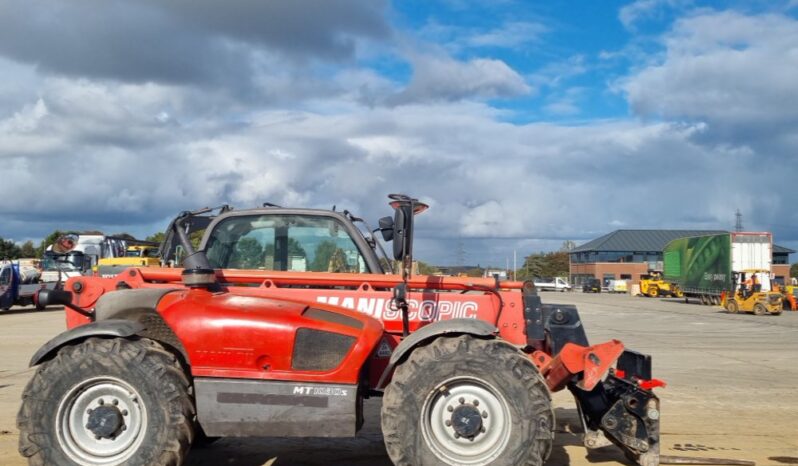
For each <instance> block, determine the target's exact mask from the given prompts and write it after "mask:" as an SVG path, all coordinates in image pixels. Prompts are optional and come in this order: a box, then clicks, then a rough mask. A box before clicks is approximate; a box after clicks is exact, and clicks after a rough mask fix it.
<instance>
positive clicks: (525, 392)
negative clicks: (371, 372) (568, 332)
mask: <svg viewBox="0 0 798 466" xmlns="http://www.w3.org/2000/svg"><path fill="white" fill-rule="evenodd" d="M480 399H481V400H482V401H481V402H480V403H477V401H479V400H480ZM450 408H452V409H450ZM453 422H454V423H457V425H455V424H453ZM457 428H459V429H460V430H459V432H458V431H456V430H455V429H457ZM472 428H474V429H478V430H477V431H476V433H475V434H474V433H469V432H468V430H469V429H472ZM482 428H484V429H485V430H482ZM472 432H474V431H473V430H472ZM382 433H383V437H384V439H385V448H386V450H387V451H388V456H389V457H390V458H391V460H392V461H393V463H394V464H396V465H397V466H429V465H440V464H457V465H487V464H490V465H494V466H522V465H524V466H540V465H542V464H543V463H544V462H545V461H546V459H547V458H548V457H549V454H550V453H551V445H552V439H553V436H554V412H553V411H552V407H551V394H550V393H549V390H548V388H547V387H546V384H545V382H544V381H543V378H542V377H541V376H540V373H539V372H538V370H537V369H536V368H535V366H534V365H533V364H532V363H531V362H530V360H529V359H528V358H526V357H524V356H523V355H522V354H520V353H519V352H518V351H517V350H516V349H515V348H513V347H512V346H510V345H508V344H506V343H504V342H502V341H498V340H482V339H478V338H474V337H471V336H469V335H463V336H459V337H439V338H437V339H436V340H434V341H433V342H432V343H430V344H428V345H426V346H423V347H420V348H417V349H416V350H414V351H413V352H412V354H411V355H410V357H409V358H408V359H407V361H405V362H404V363H402V364H401V365H399V366H398V367H397V368H396V371H395V372H394V375H393V379H392V381H391V383H390V385H389V386H388V387H387V388H386V390H385V395H384V397H383V401H382ZM461 433H462V435H461ZM456 435H459V437H456ZM480 448H481V449H484V450H485V451H484V452H482V453H479V454H478V452H477V451H476V450H477V449H480Z"/></svg>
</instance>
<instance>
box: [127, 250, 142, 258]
mask: <svg viewBox="0 0 798 466" xmlns="http://www.w3.org/2000/svg"><path fill="white" fill-rule="evenodd" d="M125 257H141V251H140V250H138V249H128V250H127V251H125Z"/></svg>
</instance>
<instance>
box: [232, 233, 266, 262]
mask: <svg viewBox="0 0 798 466" xmlns="http://www.w3.org/2000/svg"><path fill="white" fill-rule="evenodd" d="M263 259H264V258H263V248H262V247H261V245H260V243H258V240H256V239H255V238H241V241H239V242H238V243H236V248H235V250H234V251H233V254H232V256H231V257H230V262H229V264H230V267H233V268H239V269H257V268H258V267H263V265H264V264H263Z"/></svg>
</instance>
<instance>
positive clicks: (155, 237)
mask: <svg viewBox="0 0 798 466" xmlns="http://www.w3.org/2000/svg"><path fill="white" fill-rule="evenodd" d="M164 238H166V234H165V233H164V232H162V231H159V232H158V233H155V234H152V235H150V236H148V237H146V238H145V239H144V241H152V242H153V243H163V240H164Z"/></svg>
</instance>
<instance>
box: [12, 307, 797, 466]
mask: <svg viewBox="0 0 798 466" xmlns="http://www.w3.org/2000/svg"><path fill="white" fill-rule="evenodd" d="M543 299H544V302H551V303H575V304H578V305H579V309H580V312H581V314H582V318H583V320H584V321H585V324H586V328H587V330H588V336H589V337H590V339H591V341H592V342H594V343H597V342H600V341H605V340H608V339H611V338H618V339H621V340H623V341H624V342H625V343H626V345H627V346H628V347H630V348H634V349H637V350H639V351H643V352H646V353H650V354H652V355H653V357H654V371H655V375H656V376H657V377H659V378H662V379H664V380H666V381H667V382H668V387H667V388H665V389H659V391H658V393H659V395H660V397H661V398H662V413H663V420H662V444H663V451H662V453H663V454H669V455H691V456H715V457H726V458H740V459H749V460H755V461H756V462H757V464H759V465H773V466H778V465H784V464H798V399H796V397H798V390H796V387H798V364H797V363H796V360H797V359H798V312H792V313H785V314H783V315H781V316H778V317H776V316H763V317H756V316H753V315H729V314H726V313H725V312H723V311H722V310H720V309H718V308H708V307H703V306H699V305H689V304H684V303H682V302H681V301H675V300H667V299H646V298H634V297H629V296H624V295H618V296H610V295H606V294H602V295H583V294H581V293H573V294H571V293H568V294H562V293H544V294H543ZM63 328H64V322H63V311H61V310H48V311H46V312H34V311H30V310H12V311H8V312H0V355H2V357H1V358H0V464H2V465H8V466H12V465H22V464H24V462H23V461H22V459H21V458H20V457H19V456H18V455H17V452H16V445H17V432H16V428H15V425H14V418H15V416H16V412H17V409H18V406H19V397H20V393H21V392H22V390H23V388H24V385H25V383H26V382H27V380H28V378H29V377H30V375H31V370H30V369H27V367H26V366H27V361H28V359H29V358H30V356H31V355H32V354H33V352H34V351H35V350H36V349H37V348H38V347H39V346H40V345H41V344H43V343H44V342H45V341H47V340H48V339H49V338H51V337H52V336H54V335H55V334H57V333H58V332H60V331H61V330H63ZM555 401H556V415H557V418H558V431H559V433H558V435H557V440H556V445H555V449H554V452H553V454H552V457H551V459H550V461H549V463H548V464H549V465H565V464H571V465H602V466H604V465H606V466H611V465H618V464H625V463H623V458H622V456H621V455H619V454H618V453H617V452H616V451H615V450H614V449H612V448H609V449H607V451H600V452H598V453H596V452H594V453H591V454H590V455H589V456H588V455H587V454H586V450H584V449H583V448H582V447H581V446H579V445H580V443H579V442H580V440H579V436H578V435H575V434H572V433H570V432H571V431H572V427H571V426H572V425H573V424H575V423H576V420H577V418H576V417H575V410H574V407H573V402H572V400H571V399H570V397H569V395H568V394H567V393H562V392H561V393H558V394H557V395H556V397H555ZM367 410H368V411H369V412H370V413H371V414H372V416H370V417H369V418H368V420H367V422H366V425H365V427H364V429H363V430H362V431H361V433H360V434H359V435H358V437H357V438H355V439H347V440H284V439H274V440H270V439H265V440H264V439H225V440H221V441H219V442H217V443H215V444H213V446H212V447H210V448H206V449H196V450H194V451H192V453H191V455H190V458H189V461H188V464H190V465H193V466H198V465H201V466H210V465H225V464H231V465H241V466H260V465H276V466H284V465H308V466H313V465H319V466H321V465H341V466H343V465H346V466H366V465H369V466H383V465H384V466H389V465H390V462H389V461H388V459H387V458H386V457H385V450H384V448H383V446H382V438H381V435H380V433H379V430H378V425H379V418H378V412H379V404H378V402H371V403H369V404H368V405H367Z"/></svg>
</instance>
